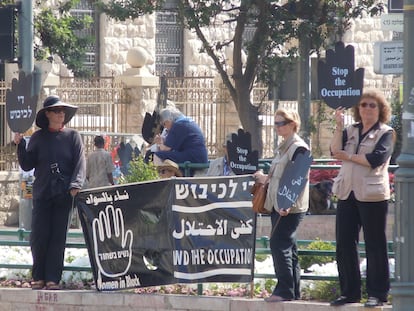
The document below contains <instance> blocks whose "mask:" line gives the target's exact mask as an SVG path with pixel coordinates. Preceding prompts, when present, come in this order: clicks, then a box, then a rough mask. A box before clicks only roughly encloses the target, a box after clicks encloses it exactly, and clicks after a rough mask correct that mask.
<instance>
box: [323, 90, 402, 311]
mask: <svg viewBox="0 0 414 311" xmlns="http://www.w3.org/2000/svg"><path fill="white" fill-rule="evenodd" d="M352 112H353V116H354V120H355V121H356V123H354V124H352V125H350V126H348V127H347V128H345V129H344V128H343V109H342V108H341V107H340V108H338V109H337V110H336V111H335V119H336V130H335V133H334V136H333V139H332V142H331V152H332V155H333V157H334V158H335V159H338V160H341V161H342V167H341V170H340V171H339V174H338V176H337V177H336V178H335V182H334V186H333V192H334V194H335V195H336V196H337V197H338V199H339V202H338V209H337V214H336V260H337V264H338V272H339V281H340V286H341V296H340V297H339V298H337V299H336V300H334V301H332V302H331V305H332V306H341V305H344V304H346V303H352V302H359V300H360V299H361V273H360V269H359V256H358V250H357V245H358V242H359V232H360V228H361V227H362V230H363V233H364V240H365V250H366V257H367V284H366V288H367V294H368V297H369V298H368V300H367V302H366V303H365V307H376V306H381V305H382V304H383V302H386V301H387V296H388V291H389V288H390V280H389V267H388V256H387V239H386V234H385V229H386V219H387V212H388V200H389V199H390V186H389V178H388V165H389V162H390V158H391V154H392V151H393V145H394V131H393V129H392V128H391V127H389V126H388V125H386V123H388V122H389V120H390V116H391V108H390V104H389V103H388V102H387V101H386V99H385V98H384V96H383V94H382V93H381V92H379V91H377V90H369V91H366V92H364V94H363V95H362V96H361V99H360V101H359V103H358V105H356V106H354V107H353V108H352Z"/></svg>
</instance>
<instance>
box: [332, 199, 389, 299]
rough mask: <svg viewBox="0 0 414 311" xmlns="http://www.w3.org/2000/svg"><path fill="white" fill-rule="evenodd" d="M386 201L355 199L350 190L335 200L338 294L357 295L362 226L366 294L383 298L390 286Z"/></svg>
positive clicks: (359, 278)
mask: <svg viewBox="0 0 414 311" xmlns="http://www.w3.org/2000/svg"><path fill="white" fill-rule="evenodd" d="M387 212H388V201H381V202H359V201H357V200H356V198H355V196H354V194H353V192H351V194H350V196H349V197H348V199H346V200H343V201H342V200H340V201H339V202H338V209H337V212H336V260H337V264H338V273H339V281H340V286H341V294H342V295H344V296H347V297H351V298H357V299H359V298H361V272H360V268H359V255H358V249H357V246H358V242H359V232H360V229H361V227H362V230H363V233H364V240H365V251H366V258H367V284H366V287H367V294H368V296H373V297H377V298H379V299H380V300H382V301H387V296H388V292H389V289H390V280H389V278H390V276H389V264H388V253H387V237H386V234H385V230H386V222H387Z"/></svg>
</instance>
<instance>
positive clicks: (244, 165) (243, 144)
mask: <svg viewBox="0 0 414 311" xmlns="http://www.w3.org/2000/svg"><path fill="white" fill-rule="evenodd" d="M227 153H228V155H229V165H230V167H231V169H232V170H233V172H234V173H235V174H236V175H244V174H253V173H254V172H256V171H257V170H258V169H259V153H258V152H257V150H254V151H252V139H251V135H250V133H249V132H245V131H243V130H242V129H239V130H238V131H237V134H232V138H231V141H227Z"/></svg>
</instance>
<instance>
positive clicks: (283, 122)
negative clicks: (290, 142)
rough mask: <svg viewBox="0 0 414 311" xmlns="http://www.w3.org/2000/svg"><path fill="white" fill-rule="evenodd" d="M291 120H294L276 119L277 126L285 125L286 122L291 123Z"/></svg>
mask: <svg viewBox="0 0 414 311" xmlns="http://www.w3.org/2000/svg"><path fill="white" fill-rule="evenodd" d="M290 122H292V121H289V120H283V121H275V126H276V127H281V126H285V125H286V124H289V123H290Z"/></svg>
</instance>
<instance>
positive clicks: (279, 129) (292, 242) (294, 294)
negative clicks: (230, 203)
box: [253, 109, 309, 302]
mask: <svg viewBox="0 0 414 311" xmlns="http://www.w3.org/2000/svg"><path fill="white" fill-rule="evenodd" d="M299 128H300V118H299V115H298V114H297V112H295V111H287V110H283V109H279V110H277V111H276V113H275V130H276V134H277V135H278V136H279V138H282V141H281V143H280V144H279V146H278V147H277V149H276V152H275V154H276V156H275V158H274V159H273V161H272V165H271V167H270V170H269V174H268V175H265V174H263V173H262V172H261V171H258V172H256V173H254V175H253V176H254V178H255V179H257V180H258V181H259V182H265V180H268V181H269V188H268V191H267V197H266V201H265V208H266V209H267V210H268V211H269V212H270V213H271V214H270V217H271V221H272V232H271V234H270V249H271V251H272V257H273V265H274V269H275V274H276V277H277V285H276V287H275V288H274V289H273V293H272V295H271V296H270V297H267V298H265V301H266V302H280V301H286V300H294V299H299V298H300V286H299V285H300V266H299V261H298V250H297V244H296V229H297V228H298V226H299V224H300V222H301V221H302V220H303V218H304V216H305V214H306V211H307V210H308V207H309V182H308V181H307V182H306V185H305V188H304V189H305V190H304V191H303V192H302V193H301V194H300V195H299V197H298V199H297V201H296V204H295V205H293V206H292V207H291V208H288V209H286V210H285V209H280V208H279V206H278V203H277V200H276V197H277V192H278V189H279V182H280V179H281V177H282V176H283V172H284V170H285V168H286V166H287V164H288V163H289V162H290V161H293V160H295V158H296V156H297V155H298V154H299V153H305V152H306V151H307V150H309V147H308V145H307V144H306V143H305V142H304V141H303V140H302V138H300V137H299V135H298V134H297V132H298V131H299Z"/></svg>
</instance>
